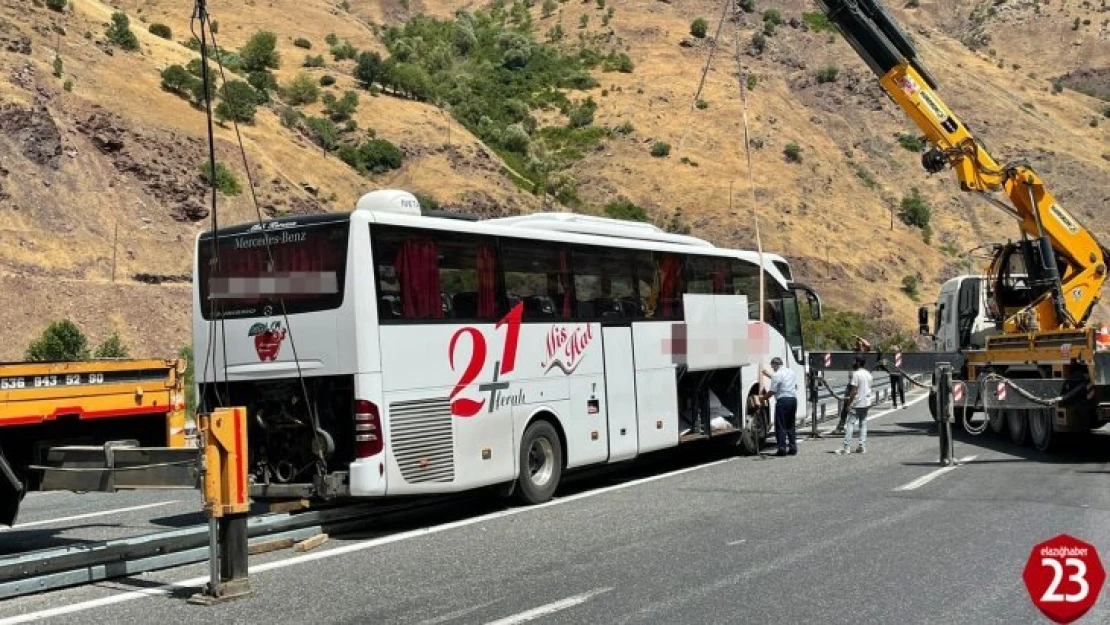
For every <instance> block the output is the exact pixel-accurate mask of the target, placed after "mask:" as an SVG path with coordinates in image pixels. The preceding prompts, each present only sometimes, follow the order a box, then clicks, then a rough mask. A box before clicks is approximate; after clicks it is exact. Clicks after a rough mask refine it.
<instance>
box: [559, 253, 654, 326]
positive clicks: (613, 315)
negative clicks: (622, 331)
mask: <svg viewBox="0 0 1110 625" xmlns="http://www.w3.org/2000/svg"><path fill="white" fill-rule="evenodd" d="M632 255H633V252H632V251H631V250H622V249H620V248H610V249H602V248H592V247H590V248H587V247H575V248H574V249H573V250H571V260H572V265H573V266H574V297H575V305H576V306H575V310H576V316H577V318H578V319H600V320H617V319H632V318H637V317H642V312H641V307H640V305H639V297H637V296H636V294H635V289H634V284H635V281H634V274H633V267H632V260H633V258H632Z"/></svg>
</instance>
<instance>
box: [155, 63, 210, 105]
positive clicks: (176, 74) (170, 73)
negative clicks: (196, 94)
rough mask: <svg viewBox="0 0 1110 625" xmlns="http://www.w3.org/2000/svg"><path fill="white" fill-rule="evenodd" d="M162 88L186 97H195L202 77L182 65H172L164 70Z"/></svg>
mask: <svg viewBox="0 0 1110 625" xmlns="http://www.w3.org/2000/svg"><path fill="white" fill-rule="evenodd" d="M161 75H162V88H163V89H165V90H166V91H169V92H170V93H174V94H176V95H179V96H181V97H183V98H185V99H189V98H191V97H193V90H194V88H195V87H196V86H197V85H198V84H200V79H199V78H197V77H196V76H194V75H193V74H191V73H190V72H189V70H187V69H185V68H184V67H182V66H180V65H170V66H169V67H167V68H166V69H164V70H162V74H161Z"/></svg>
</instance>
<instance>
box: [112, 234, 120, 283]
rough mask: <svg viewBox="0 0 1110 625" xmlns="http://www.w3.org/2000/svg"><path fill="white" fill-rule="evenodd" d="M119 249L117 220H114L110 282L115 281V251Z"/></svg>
mask: <svg viewBox="0 0 1110 625" xmlns="http://www.w3.org/2000/svg"><path fill="white" fill-rule="evenodd" d="M118 249H119V220H118V219H117V220H116V229H115V234H113V235H112V282H115V281H116V250H118Z"/></svg>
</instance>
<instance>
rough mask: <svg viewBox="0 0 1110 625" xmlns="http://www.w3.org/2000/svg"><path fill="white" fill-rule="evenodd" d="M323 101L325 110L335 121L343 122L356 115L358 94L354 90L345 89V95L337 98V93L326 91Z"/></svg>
mask: <svg viewBox="0 0 1110 625" xmlns="http://www.w3.org/2000/svg"><path fill="white" fill-rule="evenodd" d="M323 102H324V111H325V112H326V113H327V114H328V117H330V118H331V120H332V121H333V122H342V121H346V120H348V119H350V118H351V115H354V113H355V109H357V108H358V94H357V93H355V92H354V91H344V92H343V97H341V98H336V97H335V94H332V93H325V94H324V98H323Z"/></svg>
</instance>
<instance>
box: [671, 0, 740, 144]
mask: <svg viewBox="0 0 1110 625" xmlns="http://www.w3.org/2000/svg"><path fill="white" fill-rule="evenodd" d="M732 1H733V0H725V2H724V5H725V6H724V8H723V9H722V10H721V19H720V20H719V21H718V22H717V32H715V33H714V34H713V40H712V41H710V42H709V56H708V57H706V58H705V66H703V67H702V69H701V79H700V80H699V81H698V88H697V89H696V90H694V99H693V100H691V101H690V110H689V111H687V112H686V121H685V122H683V124H682V136H681V137H680V138H679V140H678V151H679V152H681V151H682V146H684V145H685V144H686V135H687V134H689V132H690V117H691V116H692V115H693V114H694V110H695V109H696V108H697V106H698V100H700V99H701V92H702V89H704V88H705V78H706V76H707V75H708V74H709V67H710V66H711V65H712V64H713V55H714V54H716V52H717V41H718V40H720V38H721V27H722V26H724V24H725V18H726V17H728V9H729V7H730V6H732Z"/></svg>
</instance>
